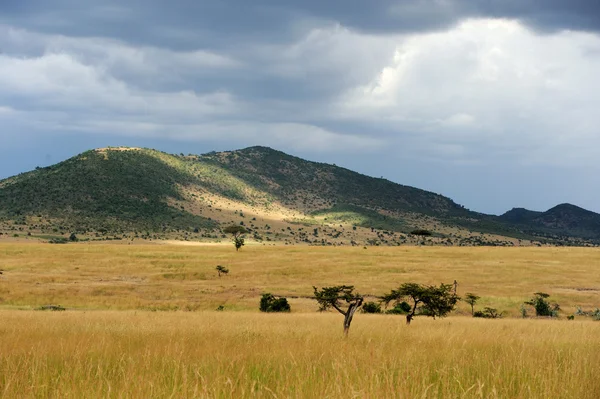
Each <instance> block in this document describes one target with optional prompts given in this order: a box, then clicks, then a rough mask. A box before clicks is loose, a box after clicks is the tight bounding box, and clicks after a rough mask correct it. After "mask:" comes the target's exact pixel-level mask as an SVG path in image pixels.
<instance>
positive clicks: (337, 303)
mask: <svg viewBox="0 0 600 399" xmlns="http://www.w3.org/2000/svg"><path fill="white" fill-rule="evenodd" d="M313 289H314V291H315V300H316V301H317V302H318V303H319V306H320V307H319V311H321V312H323V311H326V310H327V309H329V308H334V309H335V310H337V311H338V312H340V313H341V314H343V315H344V335H345V336H348V331H349V330H350V323H352V318H353V317H354V313H355V312H356V311H357V310H358V308H359V307H360V306H361V305H362V303H363V300H364V298H363V297H362V295H360V294H358V293H356V292H354V286H353V285H338V286H335V287H323V288H322V289H321V290H319V289H318V288H317V287H314V286H313ZM344 302H345V303H346V305H344ZM345 306H348V308H347V309H345V310H344V307H345Z"/></svg>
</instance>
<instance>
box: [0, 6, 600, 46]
mask: <svg viewBox="0 0 600 399" xmlns="http://www.w3.org/2000/svg"><path fill="white" fill-rule="evenodd" d="M478 17H494V18H511V19H519V20H520V21H522V22H524V23H526V24H527V25H529V26H530V27H532V28H534V29H536V30H540V31H555V30H563V29H569V30H584V31H599V30H600V2H599V1H598V0H568V1H567V0H372V1H364V0H328V1H323V0H295V1H290V0H287V1H286V0H253V1H248V0H220V1H207V0H204V1H203V0H179V1H177V2H166V1H164V0H130V1H127V2H122V1H116V0H105V1H80V0H56V1H53V2H52V3H50V2H47V1H45V0H28V1H22V0H3V1H2V2H0V22H3V23H6V24H15V25H18V26H21V27H24V28H27V29H33V30H37V31H41V32H45V33H60V34H64V35H71V36H98V37H112V38H119V39H121V40H125V41H128V42H131V43H138V44H152V45H157V46H165V47H169V48H178V49H190V48H200V47H201V48H215V47H219V48H223V46H230V47H236V46H238V47H239V46H244V45H245V43H247V42H250V41H256V40H261V39H268V41H270V42H277V41H286V40H291V39H292V38H294V37H298V36H299V35H302V34H303V33H304V32H305V31H306V30H308V29H310V28H311V27H312V26H313V25H314V24H317V23H322V22H323V21H329V22H333V23H340V24H342V25H343V26H346V27H349V28H352V29H356V30H358V31H364V32H375V33H377V32H379V33H389V32H396V33H404V32H423V31H431V30H440V29H445V28H447V27H449V26H451V25H453V24H455V23H457V22H459V21H461V20H463V19H465V18H478Z"/></svg>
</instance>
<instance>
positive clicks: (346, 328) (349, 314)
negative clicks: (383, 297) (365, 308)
mask: <svg viewBox="0 0 600 399" xmlns="http://www.w3.org/2000/svg"><path fill="white" fill-rule="evenodd" d="M362 302H363V300H362V298H359V299H357V300H356V302H354V303H352V304H350V307H349V308H348V310H347V311H346V313H344V335H345V336H346V337H347V336H348V332H349V331H350V323H352V318H353V317H354V313H356V311H357V310H358V308H359V307H360V305H362Z"/></svg>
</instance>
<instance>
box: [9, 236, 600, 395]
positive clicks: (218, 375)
mask: <svg viewBox="0 0 600 399" xmlns="http://www.w3.org/2000/svg"><path fill="white" fill-rule="evenodd" d="M216 265H224V266H226V267H228V268H229V269H230V273H229V275H228V276H224V277H221V278H219V277H218V276H217V272H216V271H215V267H216ZM0 269H3V270H4V274H3V275H2V276H0V397H6V398H21V397H57V398H69V397H70V398H84V397H85V398H95V397H135V398H138V397H140V398H151V397H157V398H163V397H173V398H180V397H184V398H185V397H210V398H213V397H218V398H221V397H222V398H241V397H261V398H262V397H265V398H274V397H277V398H296V397H298V398H327V397H330V398H337V397H346V398H347V397H357V398H420V397H425V398H429V397H435V398H461V397H465V398H471V397H485V398H488V397H498V398H562V397H567V398H598V397H600V379H599V378H598V376H600V322H594V321H591V320H589V319H586V318H584V317H576V319H575V321H567V320H566V316H567V315H569V314H572V313H573V312H574V311H575V307H576V306H581V307H582V308H584V309H592V308H595V307H599V306H600V291H599V290H600V251H599V250H598V249H584V248H560V249H558V248H438V247H435V248H432V247H400V248H373V247H369V248H368V249H363V248H362V247H359V248H358V247H355V248H340V247H338V248H330V247H327V248H321V247H285V246H278V247H262V246H248V247H245V248H244V249H243V250H242V251H240V252H239V253H236V252H235V250H234V248H233V246H230V245H227V246H224V245H221V246H217V245H213V246H177V245H98V244H73V245H48V244H45V245H44V244H21V243H16V244H15V243H13V244H0ZM454 280H457V281H458V283H459V285H458V293H459V295H461V294H464V293H465V292H474V293H476V294H478V295H480V296H481V297H482V299H481V301H480V303H479V304H478V305H477V308H482V307H484V306H492V307H495V308H497V309H498V310H500V311H504V312H505V317H504V318H503V319H499V320H482V319H473V318H471V317H470V308H469V307H468V305H466V304H464V303H462V304H461V305H460V306H459V309H458V311H457V312H455V313H454V314H453V315H452V316H450V317H448V318H444V319H439V320H431V319H426V318H423V317H418V318H416V320H415V321H413V323H412V325H411V326H410V327H408V326H406V325H405V324H404V323H403V318H402V317H398V316H391V315H365V314H360V313H358V314H357V315H356V316H355V318H354V321H353V324H352V327H351V329H350V335H349V337H348V338H347V339H344V338H343V329H342V319H343V318H342V316H341V315H339V314H334V313H324V314H321V313H317V312H316V310H317V305H316V303H315V302H314V301H312V300H310V299H309V297H310V295H311V292H312V286H313V285H317V286H324V285H337V284H352V285H355V286H356V288H357V290H358V291H359V292H361V293H364V294H367V295H373V296H375V295H381V294H383V293H385V292H386V291H389V290H390V289H392V288H395V287H397V286H398V285H399V284H401V283H403V282H417V283H426V284H429V283H431V284H438V283H440V282H447V283H452V282H453V281H454ZM538 291H543V292H547V293H549V294H550V295H551V297H550V300H551V301H556V302H558V303H559V304H560V305H561V307H562V309H563V311H562V312H561V317H560V319H559V320H545V319H533V318H532V319H521V318H520V312H519V307H520V305H521V304H522V303H523V301H525V300H527V299H529V298H530V297H531V296H532V294H533V293H534V292H538ZM263 292H271V293H274V294H277V295H284V296H287V297H288V300H289V302H290V304H291V306H292V313H291V314H261V313H259V312H258V302H259V299H260V296H261V294H262V293H263ZM371 299H372V300H374V299H375V298H374V297H373V298H371ZM368 300H370V299H368ZM46 304H59V305H62V306H64V307H66V308H67V311H65V312H42V311H34V310H33V309H35V308H37V307H39V306H41V305H46ZM221 305H222V306H224V308H225V310H224V311H222V312H217V311H215V309H216V308H217V307H218V306H221ZM531 313H532V311H530V314H531Z"/></svg>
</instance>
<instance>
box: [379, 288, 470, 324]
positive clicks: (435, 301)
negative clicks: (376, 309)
mask: <svg viewBox="0 0 600 399" xmlns="http://www.w3.org/2000/svg"><path fill="white" fill-rule="evenodd" d="M405 298H408V299H410V300H411V301H412V303H413V305H412V309H411V310H410V312H409V313H408V314H407V315H406V323H407V324H410V322H411V321H412V319H413V317H415V316H419V315H423V316H429V317H433V318H436V317H444V316H446V315H447V314H448V313H450V312H451V311H452V310H454V307H455V306H456V302H458V301H459V300H460V298H459V297H458V296H457V295H456V294H455V293H454V292H453V286H452V284H440V286H439V287H436V286H434V285H421V284H417V283H404V284H402V285H401V286H400V287H399V288H398V289H397V290H392V291H391V292H390V293H389V294H387V295H384V296H383V297H381V301H382V302H383V303H385V304H386V306H387V305H388V304H389V303H390V302H395V303H398V302H400V301H402V300H404V299H405Z"/></svg>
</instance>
